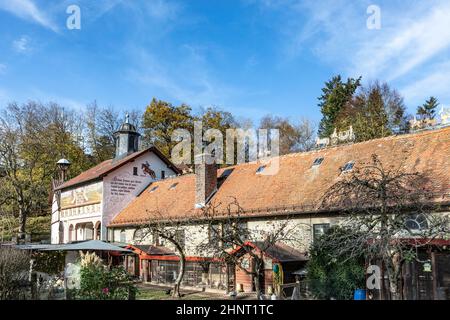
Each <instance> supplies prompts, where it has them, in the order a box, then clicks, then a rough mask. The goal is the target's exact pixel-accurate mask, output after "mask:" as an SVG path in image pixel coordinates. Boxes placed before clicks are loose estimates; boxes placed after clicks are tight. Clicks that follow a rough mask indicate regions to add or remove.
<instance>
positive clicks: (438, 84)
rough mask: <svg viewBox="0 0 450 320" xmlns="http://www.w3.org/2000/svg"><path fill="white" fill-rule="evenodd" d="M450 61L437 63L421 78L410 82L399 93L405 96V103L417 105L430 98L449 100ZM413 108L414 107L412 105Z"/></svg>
mask: <svg viewBox="0 0 450 320" xmlns="http://www.w3.org/2000/svg"><path fill="white" fill-rule="evenodd" d="M449 75H450V61H447V62H445V63H439V64H437V65H435V66H433V68H431V69H430V70H427V72H426V74H425V75H424V76H423V77H418V79H417V80H415V81H410V82H409V83H408V84H407V85H406V86H405V87H403V88H401V89H400V92H401V93H402V94H403V95H404V96H405V99H406V102H407V103H410V104H418V102H424V101H425V99H428V98H429V97H430V96H435V97H438V99H439V100H440V101H449V100H450V91H449V88H450V76H449ZM413 107H414V105H413Z"/></svg>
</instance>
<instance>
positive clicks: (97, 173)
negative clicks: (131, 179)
mask: <svg viewBox="0 0 450 320" xmlns="http://www.w3.org/2000/svg"><path fill="white" fill-rule="evenodd" d="M150 151H151V152H154V153H155V154H156V155H157V156H159V157H160V158H161V160H163V161H164V162H165V163H166V164H167V165H168V166H169V167H170V168H171V169H172V170H174V171H175V172H176V173H181V171H180V170H179V169H178V168H177V167H176V166H175V165H174V164H173V163H172V162H170V161H169V160H168V159H167V158H166V157H165V156H164V155H163V154H162V153H161V152H160V151H159V150H158V149H157V148H156V147H150V148H147V149H144V150H141V151H138V152H135V153H132V154H130V155H128V156H126V157H125V158H122V159H119V160H117V161H115V160H114V159H109V160H106V161H103V162H101V163H100V164H98V165H96V166H95V167H92V168H90V169H88V170H86V171H84V172H83V173H81V174H79V175H78V176H76V177H75V178H73V179H70V180H69V181H66V182H65V183H63V184H62V185H60V186H58V187H56V188H55V190H61V189H66V188H69V187H74V186H77V185H80V184H83V183H86V182H90V181H93V180H96V179H100V178H103V177H104V176H106V175H107V174H108V173H110V172H112V171H114V170H116V169H118V168H120V167H121V166H123V165H125V164H127V163H128V162H130V161H132V160H134V159H136V158H137V157H139V156H141V155H143V154H144V153H146V152H150Z"/></svg>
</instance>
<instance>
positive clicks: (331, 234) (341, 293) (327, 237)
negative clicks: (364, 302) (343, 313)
mask: <svg viewBox="0 0 450 320" xmlns="http://www.w3.org/2000/svg"><path fill="white" fill-rule="evenodd" d="M338 234H339V235H340V236H342V235H345V236H346V237H348V238H351V237H354V238H355V239H356V238H358V232H356V233H355V232H354V230H350V229H347V228H344V227H338V226H336V227H332V228H330V229H329V230H328V231H327V233H326V234H324V235H323V236H322V237H320V238H319V239H317V240H315V241H314V243H313V244H312V246H311V250H310V256H311V258H310V260H309V261H308V264H307V270H308V273H307V275H308V276H307V277H308V280H309V281H310V288H311V291H312V293H313V295H314V296H315V297H316V298H318V299H331V298H334V299H338V300H349V299H351V298H352V294H353V292H354V290H355V289H360V288H365V283H364V282H365V272H364V257H363V256H362V255H358V256H342V255H337V254H336V251H335V250H334V247H333V245H332V241H333V240H334V239H335V238H336V236H337V235H338Z"/></svg>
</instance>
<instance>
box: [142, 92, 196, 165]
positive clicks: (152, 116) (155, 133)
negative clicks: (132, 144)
mask: <svg viewBox="0 0 450 320" xmlns="http://www.w3.org/2000/svg"><path fill="white" fill-rule="evenodd" d="M191 111H192V109H191V108H190V107H189V106H188V105H185V104H182V105H180V106H173V105H172V104H170V103H168V102H165V101H162V100H157V99H155V98H153V100H152V102H151V103H150V104H149V105H148V106H147V108H146V110H145V113H144V115H143V119H142V127H143V129H144V140H145V143H147V144H151V145H154V146H156V147H157V148H158V149H159V150H161V152H162V153H163V154H164V155H165V156H166V157H170V153H171V150H172V148H173V147H174V146H175V145H176V143H177V142H176V141H172V133H173V131H174V130H176V129H187V130H189V131H190V132H193V128H194V116H193V115H192V114H191Z"/></svg>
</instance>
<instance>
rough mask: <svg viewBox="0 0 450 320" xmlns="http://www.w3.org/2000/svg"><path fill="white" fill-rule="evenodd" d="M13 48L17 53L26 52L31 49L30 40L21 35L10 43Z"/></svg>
mask: <svg viewBox="0 0 450 320" xmlns="http://www.w3.org/2000/svg"><path fill="white" fill-rule="evenodd" d="M12 46H13V49H14V50H15V51H16V52H18V53H26V52H28V51H30V50H31V48H30V41H29V38H28V37H27V36H21V37H20V38H19V39H16V40H14V41H13V43H12Z"/></svg>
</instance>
